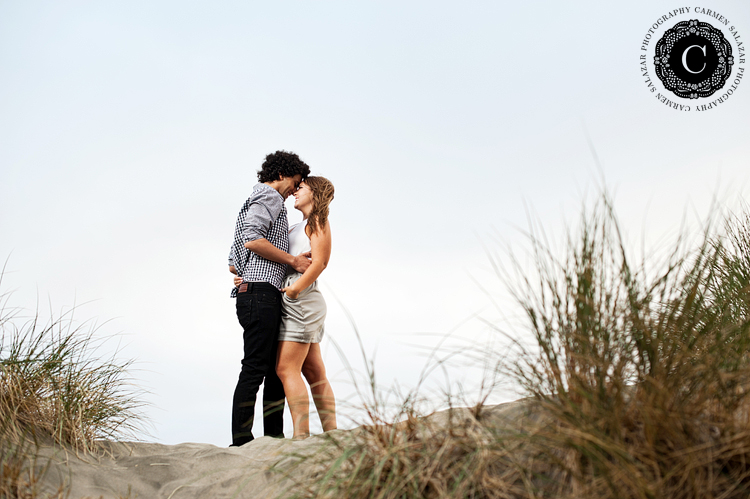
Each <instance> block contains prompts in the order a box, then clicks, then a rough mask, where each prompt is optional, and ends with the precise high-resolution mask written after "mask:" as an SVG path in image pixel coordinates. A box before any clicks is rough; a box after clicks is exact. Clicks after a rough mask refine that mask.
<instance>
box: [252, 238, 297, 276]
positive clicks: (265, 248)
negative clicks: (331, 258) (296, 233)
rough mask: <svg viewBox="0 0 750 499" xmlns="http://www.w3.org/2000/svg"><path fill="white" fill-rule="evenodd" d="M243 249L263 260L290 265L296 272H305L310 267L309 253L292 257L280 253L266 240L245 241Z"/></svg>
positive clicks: (283, 252) (284, 252)
mask: <svg viewBox="0 0 750 499" xmlns="http://www.w3.org/2000/svg"><path fill="white" fill-rule="evenodd" d="M245 248H247V249H249V250H250V251H252V252H253V253H255V254H256V255H258V256H261V257H263V258H265V259H266V260H271V261H272V262H276V263H283V264H286V265H290V266H291V267H292V268H294V270H296V271H297V272H304V271H305V270H307V267H309V266H310V259H309V257H310V252H307V253H302V254H301V255H297V256H292V255H290V254H289V253H287V252H286V251H282V250H280V249H279V248H277V247H276V246H274V245H273V244H271V243H270V242H269V241H268V239H266V238H264V237H261V238H259V239H255V240H253V241H247V242H246V243H245Z"/></svg>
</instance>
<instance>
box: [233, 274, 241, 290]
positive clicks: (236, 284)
mask: <svg viewBox="0 0 750 499" xmlns="http://www.w3.org/2000/svg"><path fill="white" fill-rule="evenodd" d="M240 284H242V277H239V276H235V278H234V287H235V288H236V287H237V286H239V285H240Z"/></svg>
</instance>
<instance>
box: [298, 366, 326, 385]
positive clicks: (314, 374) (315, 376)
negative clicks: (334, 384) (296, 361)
mask: <svg viewBox="0 0 750 499" xmlns="http://www.w3.org/2000/svg"><path fill="white" fill-rule="evenodd" d="M302 374H303V375H304V376H305V379H306V380H307V381H308V383H311V384H312V383H315V382H318V381H323V380H324V379H325V378H326V368H325V366H323V365H322V364H317V363H312V364H305V365H303V366H302Z"/></svg>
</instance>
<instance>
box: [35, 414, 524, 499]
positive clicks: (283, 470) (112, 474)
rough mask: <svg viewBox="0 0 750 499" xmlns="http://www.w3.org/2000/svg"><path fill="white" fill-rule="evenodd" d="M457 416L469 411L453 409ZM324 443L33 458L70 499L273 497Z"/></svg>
mask: <svg viewBox="0 0 750 499" xmlns="http://www.w3.org/2000/svg"><path fill="white" fill-rule="evenodd" d="M525 407H526V405H525V404H524V403H523V401H516V402H510V403H507V404H501V405H498V406H493V407H486V408H485V409H484V414H485V415H486V416H485V417H491V418H492V419H494V420H495V423H500V422H501V421H502V422H504V423H505V424H513V423H512V422H513V421H516V420H517V418H518V417H524V414H525V412H526V411H525ZM455 411H458V412H455ZM464 413H465V414H468V409H457V410H454V413H453V414H454V417H455V416H456V414H459V415H460V414H464ZM429 418H430V419H431V420H432V422H434V423H436V424H437V425H436V426H437V427H440V426H442V425H444V424H446V423H447V421H448V419H449V418H448V415H447V411H443V412H438V413H435V414H433V415H432V416H429ZM501 424H502V423H501ZM357 431H358V430H357V429H354V430H336V431H334V432H331V436H334V437H336V439H337V440H339V441H340V442H343V441H346V439H347V438H351V437H352V436H354V435H355V433H356V432H357ZM325 442H326V439H325V437H323V436H320V435H319V436H313V437H311V438H308V439H306V440H301V441H294V440H291V439H273V438H270V437H262V438H258V439H256V440H254V441H252V442H250V443H248V444H246V445H244V446H243V447H239V448H238V447H232V448H224V447H216V446H214V445H210V444H198V443H185V444H179V445H161V444H152V443H129V442H120V443H114V442H105V443H104V444H103V453H101V455H98V456H91V455H78V456H76V455H75V454H74V453H71V452H69V451H65V450H64V449H61V448H59V447H43V448H42V449H41V453H40V455H41V456H42V457H45V458H51V459H50V466H49V469H48V470H47V472H46V474H45V475H44V478H43V480H42V483H43V488H44V490H45V491H50V492H51V491H54V490H57V489H58V487H59V485H60V484H61V483H63V484H65V485H66V486H68V487H69V490H70V495H69V496H68V497H70V498H71V499H78V498H84V497H91V498H99V497H102V498H104V499H120V498H130V499H135V498H140V499H206V498H210V499H219V498H237V499H240V498H274V497H278V496H279V495H284V496H285V495H287V494H284V492H285V491H289V494H291V493H292V492H291V491H293V490H294V488H295V485H296V484H297V483H299V482H300V481H304V480H306V477H308V476H311V475H313V474H314V472H315V471H319V470H320V465H317V466H316V465H315V464H313V461H312V460H304V462H303V463H302V464H300V461H299V459H298V458H296V457H293V456H294V455H308V456H309V455H312V454H314V453H315V452H317V451H319V450H320V449H322V447H323V445H324V444H325Z"/></svg>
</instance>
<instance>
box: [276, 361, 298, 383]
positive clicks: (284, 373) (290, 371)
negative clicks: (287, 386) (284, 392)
mask: <svg viewBox="0 0 750 499" xmlns="http://www.w3.org/2000/svg"><path fill="white" fill-rule="evenodd" d="M294 371H295V369H294V368H292V367H290V366H289V365H285V364H284V363H283V362H279V363H278V364H276V374H277V375H278V377H279V378H280V379H281V380H282V381H283V380H284V379H285V378H288V377H289V376H294V374H295V372H294ZM297 374H299V372H297Z"/></svg>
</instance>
